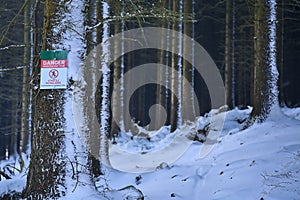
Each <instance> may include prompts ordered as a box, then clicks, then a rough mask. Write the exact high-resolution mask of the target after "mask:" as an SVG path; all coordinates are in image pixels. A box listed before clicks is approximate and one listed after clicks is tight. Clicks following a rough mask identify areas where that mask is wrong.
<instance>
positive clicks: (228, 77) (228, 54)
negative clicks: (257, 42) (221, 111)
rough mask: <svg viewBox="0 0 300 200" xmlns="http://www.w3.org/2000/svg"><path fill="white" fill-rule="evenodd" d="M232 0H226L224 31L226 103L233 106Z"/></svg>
mask: <svg viewBox="0 0 300 200" xmlns="http://www.w3.org/2000/svg"><path fill="white" fill-rule="evenodd" d="M232 1H233V0H226V33H225V93H226V104H227V105H228V107H229V108H231V109H232V108H233V106H234V105H233V98H234V97H233V95H232V78H233V77H232V42H233V41H232V28H233V27H232Z"/></svg>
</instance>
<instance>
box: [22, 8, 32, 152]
mask: <svg viewBox="0 0 300 200" xmlns="http://www.w3.org/2000/svg"><path fill="white" fill-rule="evenodd" d="M30 7H31V5H30V3H28V4H27V5H26V7H25V8H24V44H25V47H24V59H23V60H24V65H25V66H26V67H24V68H23V85H22V111H21V112H22V113H21V142H20V151H21V152H22V153H26V151H27V149H28V143H29V121H28V120H29V103H30V102H29V98H30V91H29V75H30V74H29V71H30V51H31V47H30V24H31V22H30Z"/></svg>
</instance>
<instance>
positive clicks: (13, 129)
mask: <svg viewBox="0 0 300 200" xmlns="http://www.w3.org/2000/svg"><path fill="white" fill-rule="evenodd" d="M29 2H30V1H29ZM87 2H90V3H91V2H92V1H87ZM108 2H109V3H110V4H111V7H112V8H113V9H111V10H110V12H111V13H112V15H118V14H120V13H119V11H120V7H119V8H118V6H114V5H115V4H116V3H115V2H114V1H108ZM138 3H139V4H138V5H139V6H140V7H141V8H144V9H146V8H150V7H151V8H152V9H157V10H158V11H157V12H160V11H159V10H162V9H161V8H162V6H163V4H160V3H157V1H153V2H152V1H138ZM23 4H24V1H19V0H10V1H7V0H0V30H1V32H0V36H1V38H0V61H1V62H0V94H1V96H0V160H2V159H7V157H8V156H9V155H13V154H14V153H16V152H18V151H19V147H20V139H21V124H22V123H21V117H22V97H23V95H24V92H22V91H23V90H24V84H25V85H30V84H31V82H30V81H31V79H30V78H29V79H28V80H26V81H25V82H24V80H23V77H24V71H25V70H29V74H30V73H31V71H30V69H29V67H28V66H29V63H26V61H24V52H25V47H26V45H25V37H24V32H25V31H24V29H25V26H24V19H25V14H24V12H23V11H22V12H19V11H20V9H21V8H22V6H23ZM153 5H154V6H153ZM168 5H169V4H168ZM120 6H121V7H122V6H123V7H124V9H128V10H132V9H133V8H132V7H131V5H125V4H124V5H120ZM193 6H194V12H193V13H191V16H192V19H193V23H192V25H193V28H194V31H193V37H194V39H195V40H196V41H197V42H198V43H200V44H201V45H202V46H203V47H204V48H205V49H206V51H207V52H208V53H209V54H210V55H211V57H212V58H213V60H214V61H215V62H216V65H217V67H218V68H219V70H220V72H221V74H222V76H223V78H224V79H225V39H226V37H225V32H226V11H227V10H226V1H218V0H195V1H194V5H193ZM30 7H31V10H32V12H31V14H29V21H31V22H33V21H34V23H31V26H35V28H36V30H38V31H39V32H42V29H43V27H42V24H43V7H44V2H43V1H40V4H38V5H37V4H35V3H34V2H30ZM118 9H119V10H118ZM166 9H167V10H168V9H170V10H171V8H168V7H167V8H166ZM86 12H87V15H88V12H89V11H88V10H87V11H86ZM161 12H162V11H161ZM173 12H174V13H173V14H172V15H173V17H174V16H175V17H176V15H177V14H176V13H177V12H178V11H176V10H173ZM33 13H34V14H33ZM232 13H233V18H232V20H231V23H232V27H233V31H234V41H233V42H234V43H233V44H234V61H233V62H234V75H235V76H234V77H235V81H234V85H233V87H234V106H237V107H240V108H243V107H245V106H248V105H253V98H254V97H253V82H254V81H255V80H253V66H254V52H253V51H254V47H253V41H254V39H255V38H254V17H253V13H254V7H253V1H250V0H249V1H242V0H234V10H233V11H232ZM277 14H278V16H277V20H278V22H277V55H278V57H277V67H278V71H279V73H280V76H279V81H278V88H279V102H280V105H281V106H287V107H290V108H293V107H299V106H300V88H299V86H300V78H299V77H300V67H299V63H300V48H299V47H300V5H299V2H298V1H296V0H282V1H278V2H277ZM177 17H179V16H177ZM34 19H35V20H34ZM169 20H170V19H169V18H166V19H161V18H160V19H156V18H154V17H152V18H148V19H147V20H146V21H144V22H143V24H142V25H143V26H165V24H166V23H167V22H168V21H169ZM137 21H138V20H137V19H134V20H133V19H128V20H127V21H126V20H125V30H128V29H132V28H137V27H139V26H140V24H139V23H138V22H137ZM86 23H87V24H88V25H89V26H92V25H95V24H96V23H97V19H90V20H87V22H86ZM117 23H119V24H120V22H118V21H112V22H110V31H111V34H114V33H115V32H119V31H120V30H115V29H116V28H117V27H118V26H117V25H116V24H117ZM30 37H35V36H34V35H31V36H30ZM88 37H89V36H88V34H87V35H86V39H87V41H88V42H89V41H90V40H89V38H88ZM33 41H35V42H37V43H41V37H37V38H35V40H33ZM90 42H91V44H90V45H89V47H88V48H90V49H92V48H93V46H95V44H94V43H93V41H90ZM98 42H99V41H98ZM32 45H33V44H32V43H31V46H32ZM40 47H41V44H40V45H38V48H37V49H34V50H33V51H39V50H40V49H39V48H40ZM157 54H158V52H157V51H155V50H144V51H136V52H133V53H131V54H130V55H125V56H124V58H125V70H126V69H127V70H128V69H130V68H131V67H132V66H137V65H141V64H143V63H149V62H157V59H158V58H157V56H151V55H157ZM35 56H38V55H36V54H34V52H33V55H32V56H31V60H33V59H35ZM194 79H195V91H196V93H197V94H198V98H199V102H200V107H201V114H204V113H206V112H208V111H209V110H210V99H209V95H208V91H207V88H206V86H205V83H204V81H203V80H202V78H201V76H200V74H195V78H194ZM155 87H156V86H155V85H148V86H145V87H143V88H140V89H139V90H137V91H136V92H135V94H134V95H133V97H132V98H133V100H132V101H131V102H132V105H131V106H132V107H131V114H132V116H133V117H134V118H135V119H136V121H140V122H141V123H140V125H142V126H145V125H147V124H148V123H149V119H148V118H147V115H146V111H148V109H149V107H150V106H151V105H152V104H153V103H154V102H155V99H153V97H152V98H151V96H147V91H152V90H155ZM148 94H149V93H148ZM134 99H136V100H134ZM141 102H142V103H141ZM137 105H139V106H137ZM29 112H31V111H30V108H29ZM28 120H29V121H30V119H28ZM169 120H170V119H169ZM28 130H29V131H30V124H29V128H28Z"/></svg>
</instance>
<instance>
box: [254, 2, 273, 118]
mask: <svg viewBox="0 0 300 200" xmlns="http://www.w3.org/2000/svg"><path fill="white" fill-rule="evenodd" d="M268 14H269V8H268V5H267V3H266V1H264V0H255V2H254V74H253V76H254V91H253V92H254V93H253V111H252V113H251V116H252V117H253V118H255V119H257V120H258V121H259V122H262V121H264V120H265V119H266V117H267V116H268V114H269V113H270V109H271V100H270V96H271V88H270V87H271V86H270V80H271V75H272V74H271V69H270V65H269V60H268V59H269V58H268V56H269V49H268V44H269V30H268Z"/></svg>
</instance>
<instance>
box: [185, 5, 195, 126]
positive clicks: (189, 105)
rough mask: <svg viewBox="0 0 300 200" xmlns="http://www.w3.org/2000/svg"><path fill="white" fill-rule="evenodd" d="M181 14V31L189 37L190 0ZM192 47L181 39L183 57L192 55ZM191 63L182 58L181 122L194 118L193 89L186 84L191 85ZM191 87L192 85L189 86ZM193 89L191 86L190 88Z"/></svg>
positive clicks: (190, 25)
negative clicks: (182, 108)
mask: <svg viewBox="0 0 300 200" xmlns="http://www.w3.org/2000/svg"><path fill="white" fill-rule="evenodd" d="M183 14H184V16H183V17H184V18H183V19H184V25H183V33H184V34H185V35H187V36H189V37H191V36H192V31H193V30H192V22H191V16H192V0H185V1H184V4H183ZM192 54H193V49H192V47H191V46H189V45H188V41H187V40H186V39H184V40H183V55H184V56H183V58H187V57H190V56H192ZM192 65H193V63H189V62H188V61H187V60H186V59H184V60H183V78H184V79H185V80H186V81H184V82H183V86H182V102H183V103H184V104H185V105H184V106H183V107H185V108H186V110H185V111H184V112H183V113H182V114H183V116H182V118H183V122H185V121H187V120H188V121H193V120H194V119H195V117H196V116H195V113H194V110H195V109H194V108H193V106H194V102H193V93H194V91H190V90H189V89H188V88H189V87H188V86H189V85H190V86H193V66H192ZM191 88H192V87H191ZM192 89H193V88H192Z"/></svg>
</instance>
